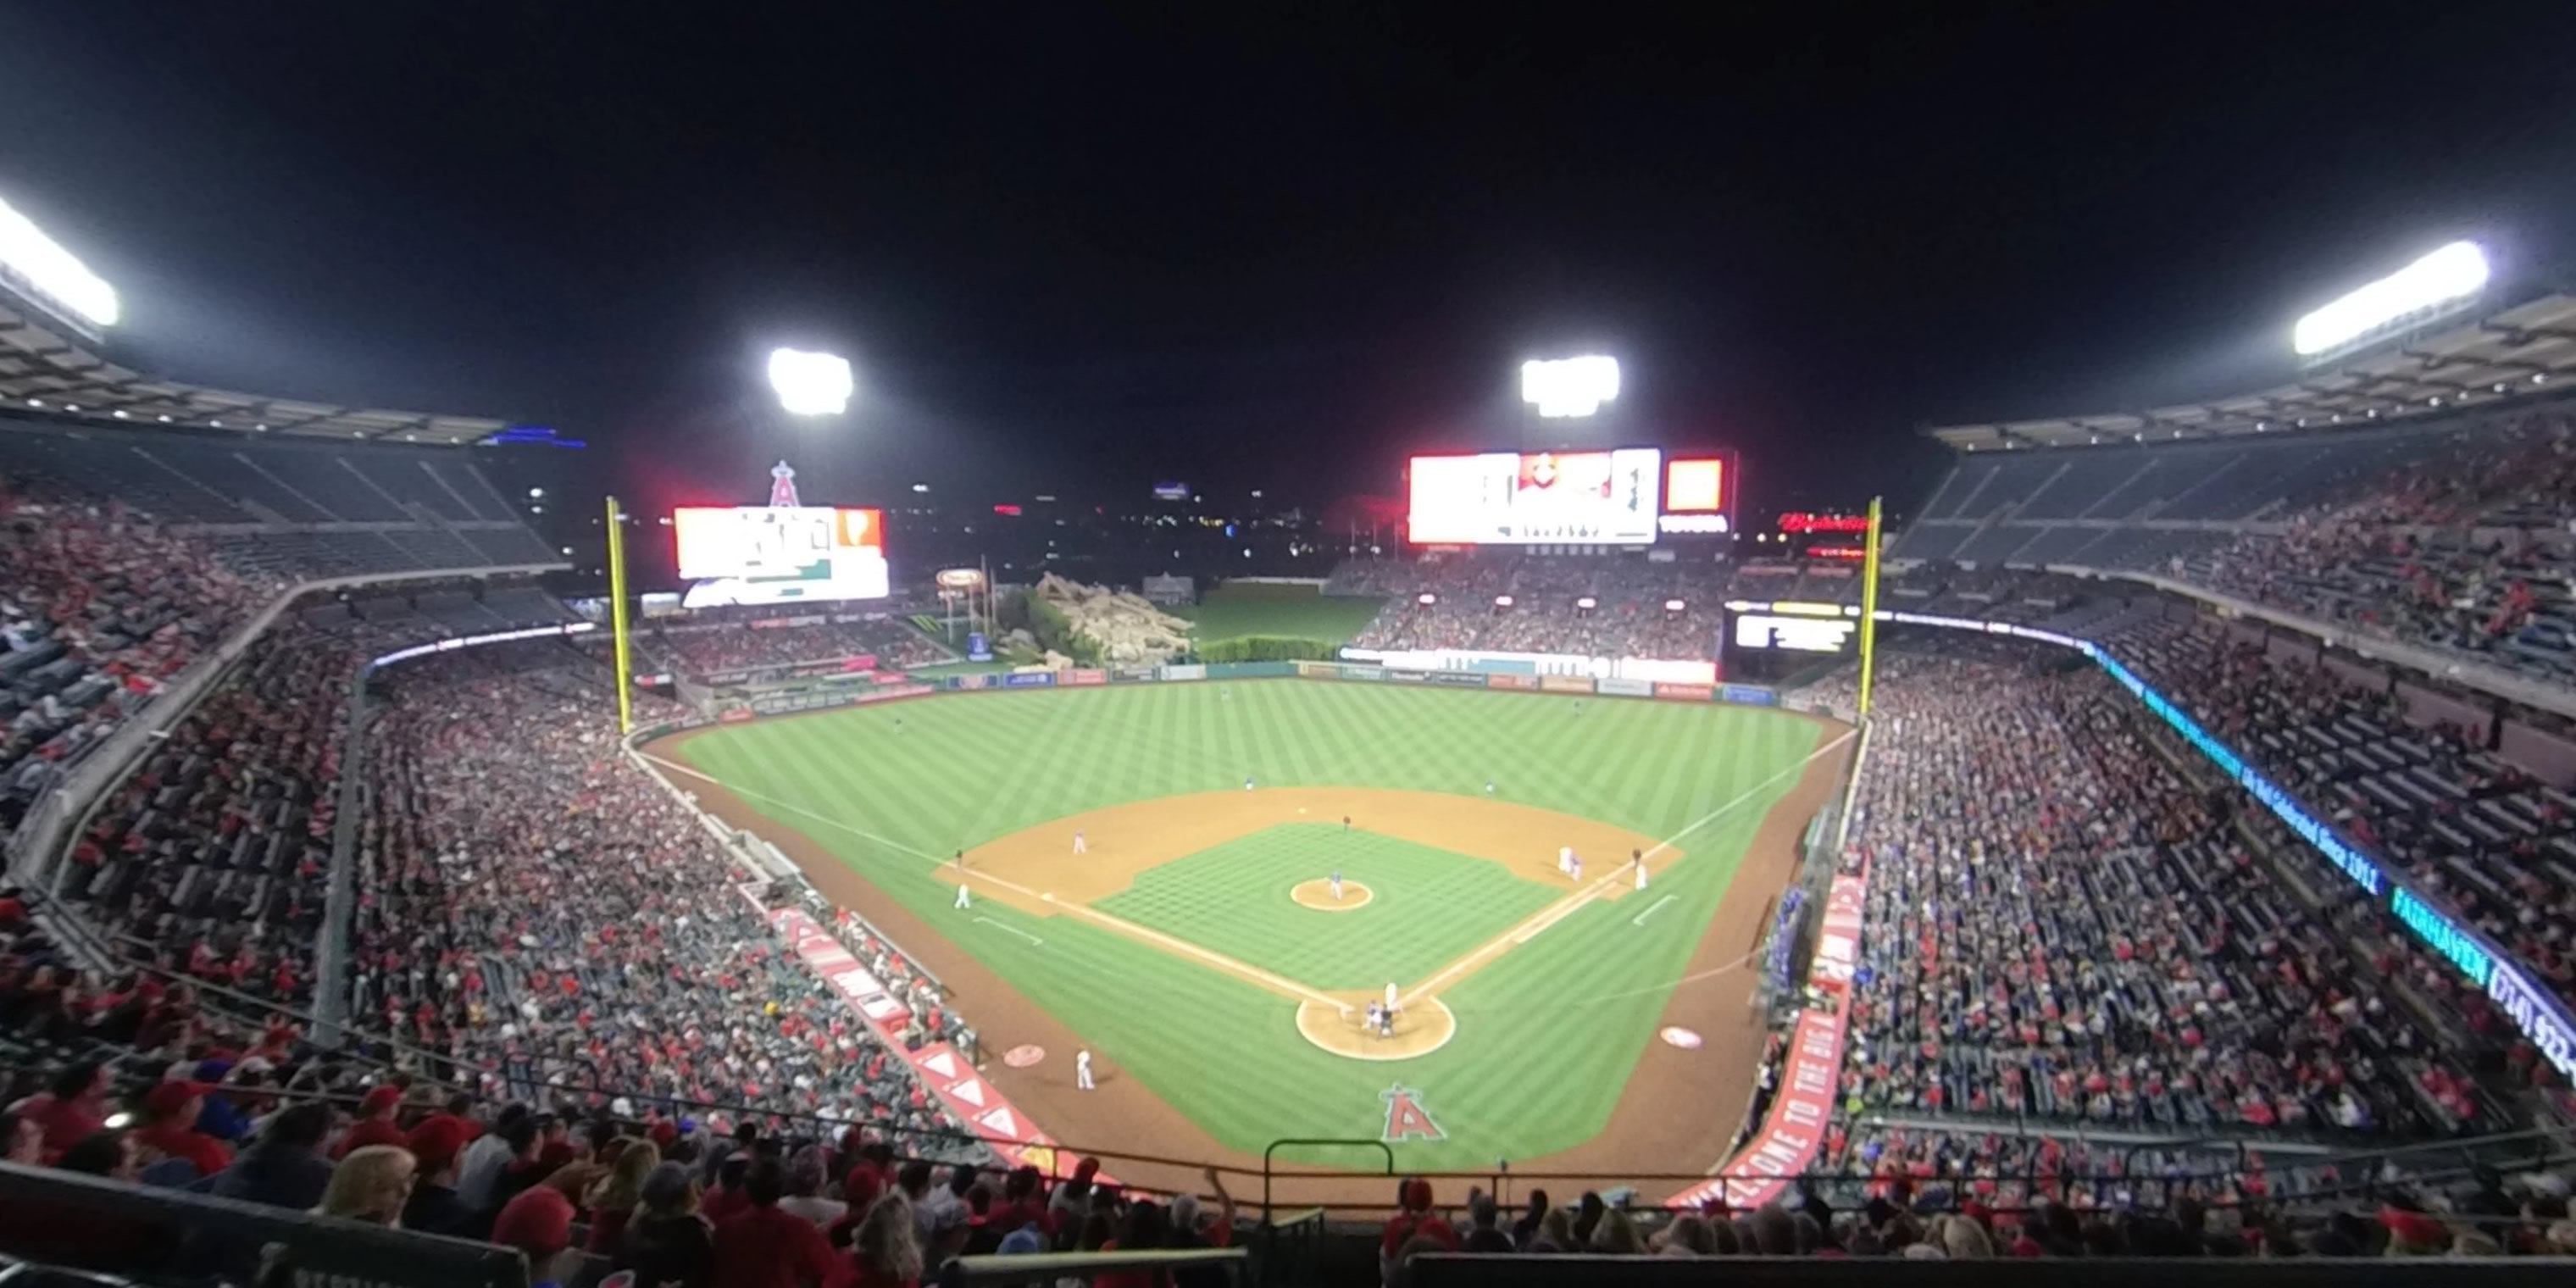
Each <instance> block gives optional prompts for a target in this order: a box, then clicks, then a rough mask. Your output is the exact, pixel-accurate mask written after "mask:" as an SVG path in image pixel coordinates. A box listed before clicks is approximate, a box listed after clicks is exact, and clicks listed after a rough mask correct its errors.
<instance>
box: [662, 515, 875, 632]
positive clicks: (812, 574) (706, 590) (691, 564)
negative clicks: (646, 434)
mask: <svg viewBox="0 0 2576 1288" xmlns="http://www.w3.org/2000/svg"><path fill="white" fill-rule="evenodd" d="M671 529H672V531H673V533H674V534H676V536H677V538H678V540H679V543H680V576H681V577H682V578H684V579H687V580H689V581H691V582H694V583H695V584H693V585H691V586H690V587H689V590H688V593H687V595H686V596H685V597H684V598H683V600H682V602H683V603H684V604H685V605H686V606H687V607H690V608H713V607H719V606H722V605H725V604H785V603H795V602H799V601H806V600H811V601H814V602H817V603H821V602H825V601H830V600H842V599H884V598H885V597H886V596H887V595H888V594H890V593H892V589H893V582H894V578H893V574H892V573H891V571H890V570H889V569H888V567H887V565H886V554H885V514H884V512H883V511H881V510H845V509H840V508H836V507H833V506H812V505H809V506H796V507H793V508H788V507H771V506H750V505H746V506H735V507H733V508H730V509H720V508H717V507H713V506H690V507H684V508H681V509H678V510H674V511H672V512H671Z"/></svg>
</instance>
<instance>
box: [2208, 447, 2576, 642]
mask: <svg viewBox="0 0 2576 1288" xmlns="http://www.w3.org/2000/svg"><path fill="white" fill-rule="evenodd" d="M2177 570H2178V571H2180V572H2181V573H2182V574H2183V575H2184V576H2185V577H2186V578H2187V579H2189V580H2193V581H2197V582H2200V583H2203V584H2206V585H2208V586H2210V587H2211V588H2213V589H2216V590H2221V591H2226V592H2228V593H2231V594H2236V595H2241V596H2243V597H2245V598H2248V599H2252V600H2255V601H2257V602H2261V603H2266V604H2272V605H2275V606H2278V607H2281V608H2286V609H2290V610H2292V611H2294V612H2299V613H2305V614H2308V615H2311V616H2315V617H2320V618H2323V619H2326V620H2328V621H2334V622H2340V623H2344V624H2347V625H2350V626H2353V627H2357V628H2360V629H2363V630H2366V631H2369V632H2372V633H2374V634H2378V635H2382V636H2386V637H2389V638H2392V639H2398V640H2403V641H2406V642H2409V643H2415V644H2422V645H2427V646H2430V647H2434V648H2438V649H2444V650H2449V651H2453V652H2461V653H2468V654H2474V655H2477V656H2478V657H2479V658H2480V660H2483V661H2486V662H2489V663H2491V664H2494V665H2498V666H2503V667H2506V668H2509V669H2514V670H2521V671H2527V672H2532V673H2535V674H2537V675H2540V676H2542V677H2544V678H2547V679H2550V680H2552V681H2554V682H2556V683H2561V684H2564V683H2569V682H2571V681H2576V419H2572V418H2571V417H2570V416H2568V415H2567V414H2566V413H2563V412H2544V413H2538V414H2534V415H2530V416H2525V417H2520V418H2517V419H2514V420H2512V421H2509V422H2506V423H2503V424H2501V425H2498V426H2494V427H2491V428H2488V429H2485V430H2483V431H2481V432H2476V433H2467V432H2463V433H2460V434H2457V435H2454V436H2453V438H2452V439H2451V441H2450V442H2449V443H2448V445H2447V447H2446V450H2444V451H2442V452H2439V453H2437V454H2434V455H2432V456H2430V457H2429V458H2426V459H2424V460H2420V461H2413V462H2410V463H2409V464H2408V465H2407V466H2406V468H2403V469H2398V470H2392V471H2388V472H2383V473H2373V474H2370V475H2367V476H2365V477H2361V478H2357V479H2354V480H2352V481H2351V482H2350V484H2349V485H2348V486H2347V487H2346V488H2344V489H2343V490H2342V491H2341V492H2339V493H2338V494H2337V495H2336V496H2334V497H2333V498H2332V499H2330V500H2328V501H2326V502H2324V503H2322V504H2318V505H2314V506H2311V507H2308V508H2306V509H2304V510H2302V511H2301V512H2299V513H2297V514H2295V515H2292V516H2289V518H2288V519H2287V520H2286V522H2285V524H2283V525H2279V526H2267V527H2266V528H2265V529H2262V530H2254V531H2248V532H2245V533H2242V534H2240V535H2238V536H2237V537H2235V538H2234V539H2233V540H2232V541H2231V542H2230V543H2229V544H2228V545H2226V546H2224V547H2222V548H2220V549H2218V550H2215V551H2213V552H2211V553H2209V554H2206V555H2202V556H2195V557H2190V558H2186V559H2183V560H2181V561H2179V563H2178V564H2177Z"/></svg>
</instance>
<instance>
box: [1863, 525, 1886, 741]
mask: <svg viewBox="0 0 2576 1288" xmlns="http://www.w3.org/2000/svg"><path fill="white" fill-rule="evenodd" d="M1882 499H1883V498H1880V497H1875V496H1874V497H1871V498H1870V499H1869V538H1868V540H1869V544H1868V545H1867V546H1866V547H1864V548H1863V550H1862V554H1861V565H1860V718H1861V719H1862V720H1864V721H1866V720H1868V719H1869V683H1870V679H1871V677H1872V676H1874V675H1875V674H1876V673H1877V670H1878V542H1879V531H1878V525H1879V518H1880V503H1881V501H1882Z"/></svg>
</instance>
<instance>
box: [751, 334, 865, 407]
mask: <svg viewBox="0 0 2576 1288" xmlns="http://www.w3.org/2000/svg"><path fill="white" fill-rule="evenodd" d="M769 387H770V388H771V389H774V390H776V391H777V392H778V405H779V406H780V407H783V408H785V409H786V410H787V414H788V415H791V416H838V415H840V414H841V413H842V412H844V411H847V410H849V407H850V391H851V390H852V389H854V388H856V386H855V385H854V384H853V383H852V382H851V380H850V363H849V360H848V359H846V358H841V357H838V356H835V355H833V354H829V353H807V352H805V351H803V350H801V349H772V350H770V351H769Z"/></svg>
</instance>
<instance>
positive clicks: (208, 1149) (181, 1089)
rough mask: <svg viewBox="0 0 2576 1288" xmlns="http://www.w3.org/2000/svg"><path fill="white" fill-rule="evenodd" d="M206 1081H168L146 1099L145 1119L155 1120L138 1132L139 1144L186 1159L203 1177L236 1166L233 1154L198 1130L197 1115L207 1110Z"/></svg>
mask: <svg viewBox="0 0 2576 1288" xmlns="http://www.w3.org/2000/svg"><path fill="white" fill-rule="evenodd" d="M208 1090H209V1088H208V1087H207V1086H206V1084H204V1083H202V1082H165V1083H162V1084H161V1085H160V1086H157V1087H154V1088H153V1089H152V1091H151V1093H150V1094H148V1095H146V1096H145V1097H144V1098H143V1113H144V1116H146V1117H148V1118H150V1119H151V1120H152V1121H151V1122H149V1123H147V1124H145V1125H144V1127H143V1128H142V1129H141V1130H139V1131H137V1132H135V1133H134V1139H135V1142H136V1143H137V1144H140V1145H143V1146H145V1147H146V1148H149V1149H156V1150H159V1151H161V1153H163V1154H164V1155H167V1156H168V1157H171V1158H178V1159H185V1160H187V1162H188V1164H189V1165H190V1166H192V1167H194V1168H196V1169H197V1175H199V1176H201V1177H202V1176H212V1175H214V1174H215V1173H217V1172H220V1171H222V1170H224V1169H225V1168H227V1167H230V1166H232V1164H233V1151H232V1150H231V1149H230V1148H229V1147H227V1146H226V1145H225V1144H224V1143H223V1142H222V1141H219V1140H216V1139H215V1138H214V1137H212V1136H209V1135H207V1134H205V1133H204V1132H201V1131H198V1130H197V1115H199V1114H202V1113H204V1112H205V1110H206V1092H207V1091H208Z"/></svg>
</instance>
